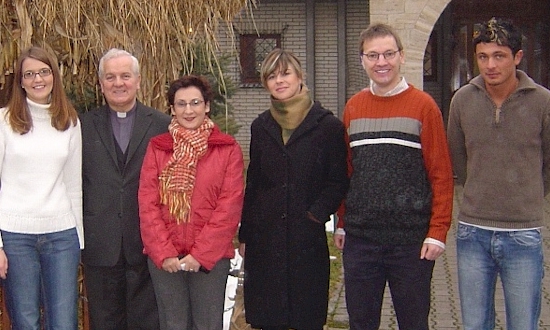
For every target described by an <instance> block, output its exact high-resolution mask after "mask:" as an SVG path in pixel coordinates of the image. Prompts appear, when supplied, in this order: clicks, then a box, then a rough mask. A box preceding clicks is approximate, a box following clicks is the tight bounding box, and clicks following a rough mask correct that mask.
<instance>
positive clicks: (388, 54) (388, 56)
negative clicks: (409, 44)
mask: <svg viewBox="0 0 550 330" xmlns="http://www.w3.org/2000/svg"><path fill="white" fill-rule="evenodd" d="M399 52H400V50H399V49H398V50H393V51H392V50H389V51H387V52H384V53H375V52H372V53H366V54H365V53H361V56H365V57H366V58H367V60H369V61H371V62H374V61H378V59H379V58H380V55H382V56H384V59H386V60H391V59H393V58H394V57H395V54H397V53H399Z"/></svg>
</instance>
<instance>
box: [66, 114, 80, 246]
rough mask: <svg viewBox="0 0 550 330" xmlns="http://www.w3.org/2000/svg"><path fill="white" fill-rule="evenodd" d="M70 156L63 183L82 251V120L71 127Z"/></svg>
mask: <svg viewBox="0 0 550 330" xmlns="http://www.w3.org/2000/svg"><path fill="white" fill-rule="evenodd" d="M69 129H70V130H71V134H70V141H69V156H68V158H67V161H66V162H65V165H64V167H63V181H64V182H65V187H67V194H68V196H69V200H70V202H71V210H72V212H73V215H74V218H75V220H76V230H77V233H78V241H79V244H80V249H84V227H83V223H82V132H81V130H80V120H78V121H77V124H76V126H71V127H70V128H69Z"/></svg>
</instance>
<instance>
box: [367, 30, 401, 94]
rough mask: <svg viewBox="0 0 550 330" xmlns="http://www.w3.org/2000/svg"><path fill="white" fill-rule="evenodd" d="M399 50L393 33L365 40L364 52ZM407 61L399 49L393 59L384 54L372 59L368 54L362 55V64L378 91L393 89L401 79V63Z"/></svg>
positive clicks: (382, 92)
mask: <svg viewBox="0 0 550 330" xmlns="http://www.w3.org/2000/svg"><path fill="white" fill-rule="evenodd" d="M397 50H399V48H398V46H397V42H396V41H395V38H394V37H393V36H391V35H388V36H383V37H374V38H372V39H369V40H365V41H364V42H363V49H362V53H363V54H368V53H378V54H383V53H387V52H395V51H397ZM403 63H405V56H404V54H403V51H399V52H397V53H396V54H395V56H394V57H393V58H392V59H386V58H385V57H384V56H383V55H379V56H378V60H375V61H371V60H369V59H368V58H367V56H361V64H362V65H363V68H364V69H365V71H366V72H367V75H368V76H369V78H370V79H371V80H372V81H373V82H374V83H375V85H376V91H375V92H376V93H377V94H384V93H386V92H389V91H390V90H392V89H393V88H394V87H395V86H397V84H398V83H399V81H400V80H401V76H400V70H401V64H403Z"/></svg>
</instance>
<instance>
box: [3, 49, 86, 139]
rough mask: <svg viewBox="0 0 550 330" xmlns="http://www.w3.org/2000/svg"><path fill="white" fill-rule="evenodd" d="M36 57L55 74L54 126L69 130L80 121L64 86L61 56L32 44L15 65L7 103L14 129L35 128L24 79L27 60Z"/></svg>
mask: <svg viewBox="0 0 550 330" xmlns="http://www.w3.org/2000/svg"><path fill="white" fill-rule="evenodd" d="M27 58H32V59H35V60H38V61H40V62H43V63H44V64H46V65H47V66H48V67H49V68H50V69H51V70H52V75H53V87H52V92H51V102H50V115H51V117H52V119H51V123H52V127H54V128H55V129H57V130H58V131H65V130H67V129H68V128H69V127H70V125H71V124H72V125H73V126H74V125H76V123H77V120H78V114H77V113H76V110H75V109H74V107H73V105H72V104H71V102H70V101H69V99H68V98H67V95H66V94H65V91H64V90H63V84H62V79H61V73H60V71H59V66H58V64H57V59H56V58H55V57H54V56H53V55H52V54H50V53H49V52H48V51H46V50H45V49H44V48H41V47H35V46H33V47H30V48H28V49H26V50H24V51H23V52H22V53H21V55H20V56H19V58H18V59H17V64H16V66H15V73H14V80H13V86H12V92H11V97H10V100H9V102H8V104H7V111H6V120H7V122H8V123H9V124H10V126H11V128H12V129H13V131H14V132H17V133H20V134H22V135H23V134H26V133H28V132H29V131H30V130H31V129H32V117H31V114H30V113H29V109H28V104H27V92H26V91H25V89H24V88H23V86H22V85H21V82H22V79H23V61H24V60H26V59H27Z"/></svg>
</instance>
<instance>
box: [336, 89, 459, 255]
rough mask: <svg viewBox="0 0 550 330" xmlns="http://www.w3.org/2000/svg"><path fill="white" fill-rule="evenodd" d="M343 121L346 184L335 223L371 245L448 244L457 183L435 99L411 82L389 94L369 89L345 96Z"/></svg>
mask: <svg viewBox="0 0 550 330" xmlns="http://www.w3.org/2000/svg"><path fill="white" fill-rule="evenodd" d="M343 120H344V125H345V127H346V130H347V135H346V139H347V142H348V148H349V150H348V151H349V153H348V168H349V175H350V188H349V191H348V194H347V197H346V200H345V201H344V204H343V206H342V207H341V209H340V212H339V215H340V217H339V219H340V221H339V223H338V227H344V229H345V230H346V233H347V234H350V235H354V236H358V237H362V238H365V239H367V240H368V241H370V242H372V243H374V244H383V245H386V244H387V245H405V244H417V243H422V242H423V241H424V239H425V238H426V237H430V238H433V239H436V240H438V241H440V242H443V243H445V240H446V236H447V231H448V230H449V227H450V223H451V213H452V203H453V189H454V188H453V175H452V167H451V161H450V156H449V150H448V146H447V139H446V134H445V129H444V126H443V120H442V116H441V112H440V110H439V108H438V106H437V105H436V103H435V101H434V100H433V99H432V98H431V97H430V96H429V95H428V94H426V93H425V92H423V91H420V90H418V89H416V88H415V87H413V86H412V85H410V86H409V88H408V89H406V90H405V91H403V92H401V93H399V94H397V95H393V96H388V97H382V96H376V95H373V94H372V92H371V91H370V90H369V89H368V88H367V89H364V90H362V91H361V92H359V93H357V94H356V95H354V96H353V97H352V98H351V99H350V100H349V101H348V103H347V104H346V108H345V111H344V118H343ZM342 215H343V216H342Z"/></svg>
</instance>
